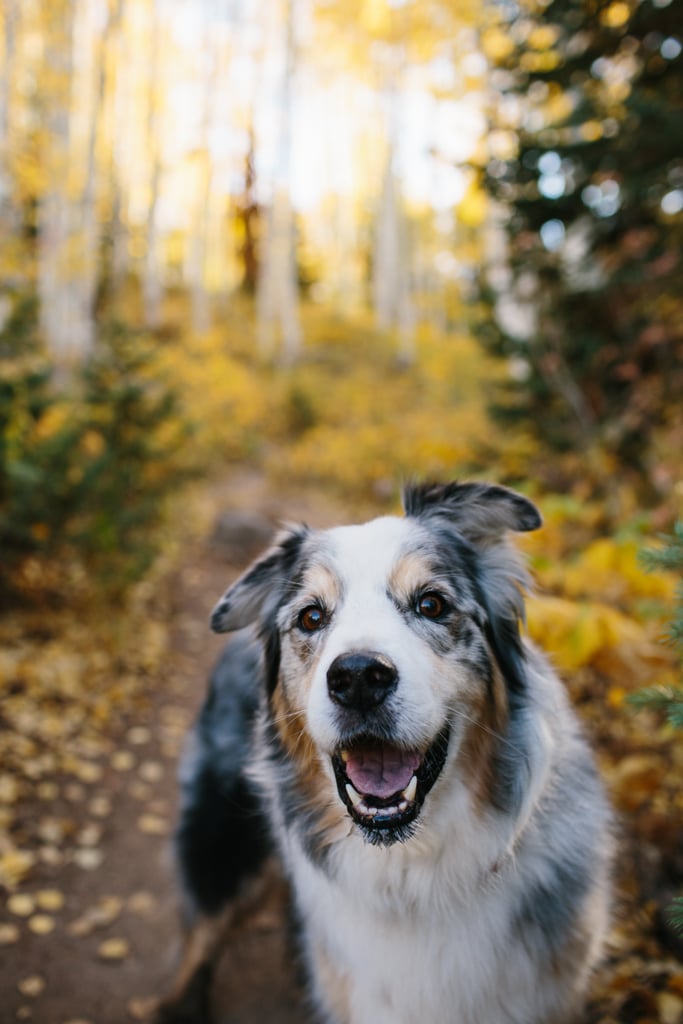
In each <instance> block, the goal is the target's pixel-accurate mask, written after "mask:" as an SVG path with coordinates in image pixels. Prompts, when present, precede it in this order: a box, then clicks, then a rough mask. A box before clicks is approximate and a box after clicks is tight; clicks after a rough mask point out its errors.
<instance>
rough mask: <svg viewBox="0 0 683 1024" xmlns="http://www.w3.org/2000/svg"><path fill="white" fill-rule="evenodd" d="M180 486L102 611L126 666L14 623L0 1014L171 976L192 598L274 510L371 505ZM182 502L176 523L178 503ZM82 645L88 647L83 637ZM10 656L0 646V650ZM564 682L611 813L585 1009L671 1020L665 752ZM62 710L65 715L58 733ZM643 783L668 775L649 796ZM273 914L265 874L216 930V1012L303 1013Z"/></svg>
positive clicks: (56, 1020)
mask: <svg viewBox="0 0 683 1024" xmlns="http://www.w3.org/2000/svg"><path fill="white" fill-rule="evenodd" d="M180 500H183V501H184V500H185V499H184V497H183V498H182V499H180ZM192 500H193V501H195V500H196V503H197V505H198V506H199V507H201V512H200V513H199V514H198V516H197V520H198V522H199V523H201V525H200V526H197V528H189V529H188V530H187V531H185V532H186V537H185V540H184V541H182V542H181V543H182V547H181V548H180V549H179V550H177V551H176V552H175V554H174V555H173V556H172V568H170V569H169V570H168V571H167V572H165V574H164V575H162V577H161V578H160V579H157V580H156V583H155V584H154V587H153V588H151V589H150V591H149V593H148V594H147V598H146V603H145V602H143V604H142V605H141V607H142V608H146V612H145V614H144V615H143V614H140V615H139V616H138V617H137V618H133V619H132V620H131V618H130V615H128V617H126V616H124V615H123V613H122V615H121V623H117V624H116V628H117V629H118V632H119V641H118V642H119V644H120V643H121V639H122V640H123V649H124V650H128V649H130V650H131V652H132V654H131V657H130V659H129V662H128V663H126V659H125V658H121V657H120V656H119V659H118V662H117V655H116V653H114V654H112V652H111V651H108V652H105V651H101V652H100V654H101V657H102V665H103V666H104V668H102V667H100V669H99V670H97V659H96V657H94V656H93V654H92V652H91V655H90V659H89V660H88V659H81V662H80V667H79V663H78V662H76V668H77V670H74V671H73V672H72V671H71V665H72V662H71V661H70V660H69V651H68V649H67V650H66V654H64V652H63V651H62V649H61V648H59V647H58V646H56V643H57V641H56V640H55V639H54V637H53V638H52V639H50V632H49V628H48V626H43V627H42V629H43V633H41V632H40V628H41V627H40V623H41V621H42V620H41V619H40V618H38V619H36V620H35V621H34V625H33V631H34V632H33V633H31V634H30V635H28V642H29V647H28V648H27V650H28V651H29V654H28V655H27V656H26V657H25V659H24V661H23V662H20V661H17V663H16V666H17V667H16V670H15V673H14V677H13V678H14V679H15V682H14V684H12V686H11V687H10V691H9V693H8V695H7V696H8V699H9V700H10V701H11V702H14V703H13V706H12V707H11V708H10V709H8V707H7V706H6V705H5V709H4V710H5V716H6V717H7V720H8V721H9V722H10V723H11V722H14V723H15V724H16V728H17V731H16V732H15V734H14V736H12V733H11V726H10V733H9V736H7V735H6V736H5V738H4V747H3V748H2V749H0V754H2V752H3V749H4V750H5V752H6V753H9V755H10V758H9V760H8V764H9V767H8V765H7V764H6V765H4V766H3V771H2V772H0V814H2V815H3V816H4V820H5V821H13V826H12V829H13V831H12V836H13V838H14V840H15V841H16V842H17V843H18V844H19V847H18V848H17V849H19V850H20V853H19V855H18V856H23V855H24V852H26V853H27V855H28V856H30V857H32V858H33V859H32V861H31V866H30V870H28V871H27V872H26V871H25V870H24V869H23V868H21V865H19V867H18V868H17V878H18V881H17V883H16V884H15V885H10V887H9V892H8V895H7V896H6V898H5V899H4V901H3V903H2V904H0V1024H11V1022H14V1021H29V1022H32V1024H128V1022H135V1021H141V1022H144V1021H147V1020H148V1019H149V1006H150V1000H152V999H153V998H154V997H158V996H163V995H164V994H166V993H167V992H168V991H169V989H170V987H171V984H172V981H173V978H174V974H175V971H176V969H177V967H178V964H179V961H180V955H181V947H182V943H181V923H180V922H181V917H180V907H179V892H178V888H177V885H176V882H175V879H174V870H173V858H172V846H171V839H172V834H173V829H174V826H175V821H176V815H177V783H176V777H177V764H178V758H179V755H180V752H181V749H182V744H183V739H184V736H185V734H186V732H187V729H188V728H189V726H190V725H191V723H192V721H193V719H194V717H195V715H196V713H197V709H198V707H199V705H200V703H201V701H202V698H203V695H204V693H205V686H206V679H207V676H208V674H209V672H210V670H211V667H212V665H213V664H214V662H215V660H216V659H217V657H218V654H219V652H220V650H221V647H222V644H223V640H222V638H220V637H217V636H214V635H213V634H211V632H210V631H209V627H208V621H209V614H210V611H211V609H212V607H213V605H214V604H215V602H216V600H217V599H218V597H220V595H221V594H222V592H223V590H224V589H225V587H226V586H227V585H228V584H229V583H230V582H231V580H232V579H234V577H235V575H236V574H237V573H238V572H239V570H240V569H241V568H242V567H243V566H244V565H245V564H246V563H247V562H248V561H249V560H250V559H251V558H252V557H254V555H256V554H257V552H258V551H259V550H260V549H261V548H263V547H264V546H265V544H266V543H267V540H268V536H269V533H270V531H271V530H272V529H274V528H275V527H276V526H277V525H278V524H280V523H282V522H287V521H290V522H291V521H294V522H296V521H299V522H301V521H303V522H307V523H309V524H310V525H311V526H314V527H315V526H319V527H325V526H329V525H333V524H335V523H342V522H348V521H353V520H356V521H358V520H361V519H364V518H366V517H367V516H368V515H372V514H373V508H372V506H371V505H368V507H365V506H363V505H361V504H360V503H359V502H358V500H354V501H349V502H348V503H347V502H345V501H344V500H343V499H341V498H339V497H338V498H332V497H329V496H327V494H326V493H325V492H324V491H323V490H322V488H319V487H317V488H315V489H313V488H312V487H309V488H299V489H298V490H297V491H296V492H293V491H290V490H288V489H287V488H286V487H284V486H283V484H282V481H280V482H279V483H275V484H274V483H271V482H269V478H268V477H267V476H266V474H265V473H261V472H258V471H255V470H251V469H244V468H243V469H235V470H233V471H232V474H231V475H230V476H228V477H226V478H225V479H223V480H221V481H219V482H218V483H209V484H206V485H203V486H202V487H198V488H197V493H196V494H195V495H194V498H193V499H192ZM375 511H376V508H375ZM181 512H182V515H181V516H180V519H179V520H178V521H181V520H182V519H183V518H185V517H187V518H191V514H190V513H187V515H186V509H185V508H182V509H181ZM546 529H547V530H548V529H549V528H546ZM146 585H147V584H145V586H146ZM109 614H110V615H111V614H112V613H111V610H110V611H109ZM124 624H127V625H124ZM54 629H55V631H56V632H57V633H58V632H59V621H58V622H57V624H56V625H55V627H54ZM82 629H86V630H87V626H86V625H85V624H84V625H83V627H82ZM115 631H116V630H115ZM34 634H35V635H34ZM121 634H123V635H122V637H121ZM136 634H139V635H136ZM155 636H156V637H157V640H156V649H155V650H153V651H152V652H151V653H150V657H149V661H148V662H145V659H144V657H143V658H142V660H141V657H140V651H141V650H142V651H143V652H144V648H145V645H146V644H149V643H151V644H152V646H153V647H154V644H155V641H154V638H155ZM41 637H42V643H43V650H42V652H40V651H39V650H38V647H37V646H36V645H37V644H39V643H40V642H41ZM81 642H84V643H86V644H87V643H88V642H89V644H90V647H92V637H89V636H88V634H87V632H86V634H85V640H84V639H83V636H82V635H81ZM30 645H33V646H30ZM31 652H33V653H31ZM53 652H54V658H55V660H56V662H57V665H56V667H55V669H54V672H55V673H57V676H58V675H59V672H61V673H62V675H64V674H66V676H67V679H66V683H65V682H64V680H63V679H61V680H60V679H58V685H56V686H55V687H53V689H54V690H55V691H56V693H53V692H52V691H51V689H50V680H49V678H48V679H47V682H46V680H45V678H44V676H45V672H46V668H45V662H46V661H47V663H48V667H50V668H51V664H50V662H51V658H52V656H53ZM60 652H61V653H60ZM96 654H97V652H95V655H96ZM11 655H12V652H11V650H10V651H9V654H8V652H7V651H5V652H4V653H3V651H2V649H1V646H0V656H1V657H5V659H7V658H8V657H11ZM60 657H61V658H62V661H63V665H62V666H61V667H60V665H59V659H60ZM72 657H73V655H72ZM136 666H138V668H137V670H136ZM5 667H6V666H5ZM89 670H92V671H93V675H92V679H91V678H90V677H89V675H88V672H89ZM32 671H33V672H34V675H33V676H32V675H31V672H32ZM39 672H40V673H42V675H40V674H39ZM98 672H99V674H98ZM577 676H578V680H579V685H578V686H577ZM8 678H12V676H9V677H8ZM567 682H568V684H569V687H570V693H571V695H572V699H573V700H574V701H575V703H577V705H578V706H579V708H580V711H581V714H582V716H583V717H584V720H585V721H586V724H587V727H588V729H589V732H590V734H591V736H592V739H593V741H594V743H595V746H596V749H597V751H598V755H599V757H600V760H601V765H602V767H603V769H604V770H605V771H606V774H607V778H608V781H609V782H610V783H611V785H612V787H613V794H614V796H615V798H618V804H619V806H620V808H621V811H622V812H623V811H624V810H626V812H627V813H626V815H625V816H624V817H623V819H622V821H621V829H622V834H621V850H620V857H619V874H620V875H621V876H623V877H622V878H621V879H620V886H619V888H620V892H619V907H618V915H617V918H616V921H615V926H616V927H615V930H614V935H613V938H612V947H611V950H610V955H609V957H608V963H607V964H606V965H605V968H604V970H603V971H602V972H601V973H600V976H599V977H598V978H597V979H596V986H595V989H596V991H595V996H596V997H595V1000H594V1002H593V1003H592V1004H591V1007H590V1008H589V1011H588V1013H587V1015H586V1017H585V1020H584V1021H583V1024H613V1022H614V1021H615V1020H619V1022H620V1024H681V1021H683V971H682V970H681V966H680V964H681V959H680V957H681V948H680V945H679V942H680V940H679V939H678V937H677V936H675V935H674V934H673V933H672V932H671V930H670V929H669V930H668V931H662V918H661V915H658V911H657V906H658V905H660V906H662V907H666V905H667V903H668V902H669V901H670V898H671V896H672V895H673V894H674V892H675V889H674V890H672V891H669V890H668V889H667V886H668V884H669V883H668V881H667V880H668V879H676V878H678V877H680V844H679V840H678V837H679V827H678V825H677V818H676V814H675V812H674V810H673V808H674V806H679V805H677V804H676V801H677V799H679V797H678V796H677V791H676V785H675V775H670V772H669V768H670V767H671V765H672V764H673V758H675V756H676V749H677V748H675V747H674V746H672V742H671V740H670V739H668V740H666V742H664V743H660V745H659V746H658V747H657V746H653V744H654V742H655V740H654V736H652V735H651V731H649V730H651V724H650V725H648V723H647V721H645V723H644V724H643V723H642V722H641V721H640V719H639V718H635V717H634V715H633V714H630V715H628V716H626V717H622V718H621V719H616V718H615V716H614V715H613V714H612V713H610V711H609V701H607V703H606V704H605V706H604V707H603V704H602V702H601V700H600V697H599V694H598V695H596V694H593V693H592V691H587V690H585V685H586V684H585V683H584V684H581V682H580V673H579V674H577V673H568V674H567ZM89 685H90V688H91V689H92V691H93V694H94V697H93V699H92V700H91V701H90V704H88V699H89V695H88V687H89ZM41 686H42V687H43V689H44V690H45V694H46V696H45V697H44V704H43V705H42V706H41V704H40V700H41V699H42V698H41V691H40V688H41ZM98 688H99V690H98ZM34 691H38V694H37V696H36V693H35V692H34ZM24 694H25V695H26V697H24ZM589 697H590V699H588V698H589ZM29 698H31V700H32V703H31V701H30V700H29ZM24 699H26V704H25V705H24V704H22V701H24ZM67 701H68V702H69V703H67ZM1 712H2V708H0V726H2V725H3V724H4V723H3V722H2V720H1ZM79 716H80V717H79ZM87 716H90V717H87ZM98 716H99V718H98ZM67 717H68V719H69V722H70V725H69V728H64V729H60V718H61V719H64V721H63V722H62V724H63V725H64V726H65V727H66V726H67V724H68V723H67V722H66V718H67ZM94 719H97V721H95V726H96V728H93V720H94ZM79 722H80V723H82V724H81V725H79V724H78V723H79ZM74 723H76V724H74ZM2 739H3V737H2V735H1V734H0V740H2ZM34 741H36V742H34ZM31 742H34V747H33V749H34V751H35V750H37V751H38V753H35V752H33V753H32V752H31V749H32V748H31V746H30V744H31ZM24 749H25V751H26V753H25V755H24V760H23V762H22V750H24ZM12 758H14V762H13V763H14V774H12ZM50 758H52V760H50ZM634 772H635V774H634ZM27 780H29V781H30V783H31V784H30V785H29V784H28V783H27ZM655 787H657V788H658V789H661V790H662V791H664V790H665V789H666V792H665V793H664V795H663V796H662V797H659V798H658V799H657V801H656V802H655V801H653V799H652V792H653V789H654V788H655ZM1 825H2V820H0V826H1ZM16 856H17V854H16V853H14V852H13V847H12V846H10V847H9V852H8V851H7V850H3V849H2V848H0V868H2V869H3V870H4V872H5V874H7V872H8V871H11V870H12V868H13V858H15V857H16ZM285 918H286V908H285V897H284V893H283V891H282V888H281V887H280V889H277V890H276V889H274V890H273V892H272V893H271V895H270V897H269V898H268V899H267V900H266V901H265V902H264V903H263V904H262V905H261V906H259V907H258V908H255V911H254V914H253V915H252V916H251V917H250V918H249V919H247V920H246V921H244V922H242V923H241V924H240V927H239V929H238V930H237V931H236V932H235V934H234V935H232V936H231V937H230V938H229V941H228V943H227V944H226V947H225V951H224V953H223V956H222V960H221V964H220V966H219V970H218V971H217V980H216V985H215V990H214V993H213V995H214V1009H215V1014H216V1024H304V1021H305V1020H306V1015H305V1011H304V1007H303V1004H302V1000H301V994H300V992H299V990H298V988H297V983H296V977H297V971H296V967H295V964H294V963H293V962H292V958H291V954H290V951H289V950H288V940H287V928H286V925H285Z"/></svg>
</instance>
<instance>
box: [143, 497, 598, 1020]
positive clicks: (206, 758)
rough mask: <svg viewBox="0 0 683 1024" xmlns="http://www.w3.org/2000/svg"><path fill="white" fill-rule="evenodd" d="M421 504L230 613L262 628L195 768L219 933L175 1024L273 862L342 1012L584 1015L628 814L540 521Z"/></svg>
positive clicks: (228, 676)
mask: <svg viewBox="0 0 683 1024" xmlns="http://www.w3.org/2000/svg"><path fill="white" fill-rule="evenodd" d="M404 508H405V516H403V517H393V516H389V517H383V518H379V519H375V520H373V521H371V522H368V523H365V524H363V525H357V526H342V527H338V528H335V529H330V530H324V531H316V530H310V529H308V528H307V527H303V526H302V527H296V528H292V529H289V530H287V531H286V532H283V533H282V534H281V535H280V536H278V537H277V538H276V540H275V543H274V545H273V546H272V547H271V548H270V549H269V550H268V551H266V552H265V554H264V555H263V556H262V557H261V558H259V559H258V560H257V561H256V562H254V563H253V564H252V565H251V567H250V568H248V569H247V571H246V572H245V573H244V574H243V575H242V576H241V578H240V579H238V580H237V581H236V582H235V583H234V584H233V585H232V586H231V587H230V588H229V589H228V591H227V592H226V593H225V595H224V596H223V597H222V598H221V600H220V601H219V603H218V605H217V606H216V608H215V610H214V613H213V619H212V626H213V629H214V630H216V631H218V632H221V633H222V632H237V635H236V636H235V637H234V638H233V640H232V641H231V642H230V643H229V644H228V646H227V648H226V651H225V653H224V655H223V657H222V659H221V661H220V663H219V665H218V668H217V670H216V672H215V674H214V677H213V680H212V685H211V688H210V692H209V696H208V699H207V701H206V704H205V705H204V708H203V710H202V712H201V715H200V717H199V720H198V723H197V725H196V727H195V729H194V731H193V733H192V736H191V740H190V743H189V746H188V749H187V752H186V755H185V759H184V762H183V768H182V788H183V803H182V812H181V822H180V827H179V831H178V836H177V840H178V842H177V848H178V853H179V864H180V871H181V874H182V879H183V882H184V888H185V890H186V893H187V896H188V901H189V904H190V909H191V914H192V917H193V922H194V923H193V928H192V930H191V932H190V937H189V943H188V950H189V951H188V956H187V959H186V963H185V967H184V970H183V972H182V978H181V979H180V982H179V987H178V989H177V991H176V994H175V997H174V1000H173V1001H172V1003H171V1004H169V1005H167V1006H166V1009H165V1011H164V1014H165V1016H164V1014H162V1019H164V1020H173V1019H177V1018H175V1017H174V1014H177V1013H180V1014H181V1015H182V1013H185V1015H186V1016H187V1005H188V1000H190V998H192V999H195V998H196V992H197V988H198V987H201V986H203V985H205V982H206V980H207V977H208V974H209V972H210V961H211V957H212V956H213V953H214V947H215V941H216V935H217V932H218V928H217V922H219V921H223V920H225V919H226V917H229V916H230V915H231V914H234V912H235V909H236V908H238V907H239V906H240V905H241V903H242V902H243V901H244V900H245V899H247V898H249V897H250V896H253V893H254V892H255V890H256V888H257V886H258V877H259V872H260V869H261V868H262V866H263V864H264V862H265V861H266V859H267V858H268V857H269V856H270V854H271V852H272V849H273V848H274V849H275V850H276V851H277V853H278V854H279V857H280V858H281V860H282V862H283V864H284V869H285V872H286V875H287V876H288V879H289V881H290V883H291V889H292V893H293V900H294V907H295V913H296V918H297V921H298V924H299V928H298V934H299V937H300V943H301V954H302V959H303V963H304V966H305V971H306V975H307V979H308V986H309V993H310V1000H311V1003H312V1006H313V1007H314V1013H315V1019H316V1020H319V1021H321V1022H326V1024H417V1022H419V1021H422V1022H424V1024H567V1022H570V1021H573V1020H576V1018H577V1014H578V1013H579V1012H580V1008H581V1005H582V1002H583V999H584V997H585V994H586V990H587V986H588V984H589V979H590V976H591V971H592V968H593V967H594V965H595V963H596V960H597V958H598V957H599V955H600V951H601V946H602V944H603V939H604V935H605V930H606V925H607V919H608V902H609V899H608V898H609V888H610V887H609V874H610V850H611V841H610V812H609V808H608V804H607V801H606V799H605V795H604V792H603V788H602V785H601V783H600V781H599V778H598V775H597V774H596V769H595V766H594V763H593V759H592V756H591V753H590V751H589V748H588V746H587V744H586V741H585V739H584V737H583V735H582V732H581V729H580V727H579V724H578V722H577V720H576V718H575V716H574V713H573V712H572V710H571V709H570V706H569V704H568V701H567V697H566V695H565V691H564V689H563V686H562V685H561V683H560V682H559V680H558V678H557V676H556V674H555V672H554V671H553V669H552V668H551V666H550V664H549V663H548V661H547V660H546V658H545V657H544V656H543V655H542V654H541V653H540V652H539V651H538V650H537V649H536V648H535V647H534V646H533V645H532V644H531V643H530V642H529V640H528V639H527V638H526V637H525V636H524V635H523V633H521V632H520V626H521V624H522V622H523V618H524V608H523V593H522V591H523V588H524V586H525V584H526V574H525V571H524V568H523V565H522V562H521V560H520V558H519V557H518V556H517V555H516V553H515V551H514V550H513V548H512V547H511V546H510V545H509V543H508V541H507V534H508V532H509V531H527V530H534V529H536V528H537V527H538V526H540V524H541V518H540V515H539V513H538V511H537V509H536V508H535V506H534V505H533V504H532V503H531V502H530V501H529V500H528V499H527V498H525V497H523V496H522V495H520V494H516V493H515V492H513V491H510V490H508V489H506V488H504V487H499V486H492V485H485V484H479V483H451V484H446V485H431V484H430V485H415V486H410V487H408V488H406V490H405V493H404ZM190 994H192V995H191V996H190ZM182 1006H184V1007H185V1010H182V1009H180V1008H181V1007H182ZM206 1013H207V1011H206V1008H205V1007H204V1008H203V1009H200V1010H198V1011H197V1017H198V1019H206ZM186 1016H185V1017H183V1019H186Z"/></svg>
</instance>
